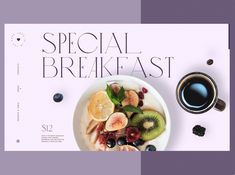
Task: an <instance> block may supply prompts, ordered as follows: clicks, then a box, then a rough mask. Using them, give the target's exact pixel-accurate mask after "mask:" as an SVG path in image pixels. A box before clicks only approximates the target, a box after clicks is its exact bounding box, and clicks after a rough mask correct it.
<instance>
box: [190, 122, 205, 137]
mask: <svg viewBox="0 0 235 175" xmlns="http://www.w3.org/2000/svg"><path fill="white" fill-rule="evenodd" d="M205 132H206V128H204V127H202V126H200V125H196V126H194V127H193V134H195V135H198V136H200V137H203V136H204V135H205Z"/></svg>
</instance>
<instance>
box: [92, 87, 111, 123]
mask: <svg viewBox="0 0 235 175" xmlns="http://www.w3.org/2000/svg"><path fill="white" fill-rule="evenodd" d="M114 107H115V105H114V104H113V103H112V101H111V100H110V99H109V97H108V95H107V93H106V91H98V92H97V93H95V94H94V95H93V96H92V97H91V99H90V103H89V104H88V114H89V116H90V117H91V118H92V119H94V120H95V121H106V120H107V119H108V117H109V116H110V115H111V114H112V113H113V112H114Z"/></svg>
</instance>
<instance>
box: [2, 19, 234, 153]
mask: <svg viewBox="0 0 235 175" xmlns="http://www.w3.org/2000/svg"><path fill="white" fill-rule="evenodd" d="M48 31H50V32H55V33H56V32H61V31H62V32H77V33H82V32H88V31H89V32H95V33H99V32H101V31H102V32H103V33H105V32H106V33H111V32H115V33H119V34H121V33H124V32H128V33H129V36H130V39H129V42H130V43H129V45H130V50H138V49H141V51H142V52H143V53H142V55H141V56H140V57H141V61H142V62H143V66H144V68H145V69H146V72H147V73H154V72H153V71H154V70H153V68H154V67H153V66H151V64H150V63H149V58H150V57H152V56H158V57H161V58H164V57H165V56H174V60H172V65H171V78H168V77H167V73H168V72H167V62H166V60H162V61H159V65H160V66H161V67H162V68H163V69H164V74H163V76H162V77H161V78H157V79H154V78H144V77H143V75H142V74H135V75H134V76H136V77H139V78H141V79H143V80H145V81H147V82H148V83H150V84H151V85H153V86H154V87H155V88H156V89H157V90H158V92H159V93H160V94H161V95H162V97H163V98H164V100H165V102H166V104H167V105H168V108H169V111H170V115H171V120H172V122H171V123H172V133H171V137H170V141H169V145H168V147H167V150H195V151H196V150H205V151H206V150H207V151H209V150H221V151H222V150H223V151H227V150H229V149H230V148H229V147H230V143H229V137H230V133H229V131H230V129H229V118H230V116H229V106H230V104H229V92H230V91H229V50H228V25H227V24H177V25H176V24H164V25H163V24H158V25H157V24H151V25H150V24H146V25H145V24H123V25H121V24H112V25H109V24H94V25H90V24H79V25H76V24H71V25H69V24H60V25H59V24H58V25H57V24H53V25H48V24H47V25H43V24H27V25H26V24H25V25H23V24H15V25H14V24H7V25H5V150H78V147H77V145H76V142H75V139H74V136H73V128H72V120H73V113H74V109H75V106H76V104H77V102H78V100H79V97H80V96H81V94H82V93H83V92H84V91H85V90H86V89H87V87H89V85H90V84H91V83H92V82H94V81H95V79H94V78H90V79H79V78H73V77H71V76H70V78H69V77H67V78H63V79H61V78H59V77H58V78H54V79H43V78H42V61H41V60H42V53H41V50H42V48H44V47H46V44H45V41H43V40H42V34H43V33H45V32H48ZM18 32H22V33H23V34H24V35H25V42H24V43H23V45H22V46H21V47H15V46H14V45H13V43H12V41H11V36H12V34H15V33H18ZM63 55H64V56H69V55H68V54H63ZM57 56H58V55H55V57H57ZM78 56H81V54H77V55H75V56H73V55H72V57H74V58H76V57H78ZM94 56H99V55H97V54H95V55H87V57H91V58H93V57H94ZM109 56H111V55H105V57H107V58H108V57H109ZM112 56H113V55H112ZM128 56H129V57H130V58H129V59H128V60H126V61H123V62H122V60H121V61H120V65H123V69H122V70H121V74H127V75H130V73H131V70H132V69H133V66H134V63H135V61H133V58H134V57H133V56H130V55H128ZM209 58H212V59H213V60H214V64H213V65H212V66H208V65H207V64H206V61H207V60H208V59H209ZM106 60H107V59H106ZM17 63H19V64H20V76H18V77H17V74H16V67H17ZM92 63H93V62H91V61H87V62H85V63H84V67H85V68H84V74H86V73H88V72H89V71H90V68H91V66H92ZM112 65H113V63H111V62H110V65H109V68H110V69H112ZM107 67H108V66H107ZM192 71H203V72H205V73H208V74H209V75H210V76H212V77H213V78H214V80H215V81H216V82H217V85H218V89H219V97H220V98H221V99H223V100H224V101H225V102H226V104H227V107H226V110H225V111H223V112H218V111H216V110H213V109H212V110H210V111H209V112H207V113H205V114H200V115H193V114H189V113H187V112H185V111H183V110H182V109H181V108H180V107H179V105H178V104H177V101H176V98H175V88H176V85H177V83H178V81H179V80H180V78H181V77H182V76H183V75H185V74H187V73H189V72H192ZM155 73H156V72H155ZM17 84H19V85H20V86H21V88H22V89H21V91H20V93H17V91H16V86H17ZM55 92H61V93H63V94H64V100H63V101H62V102H61V103H58V104H55V103H54V102H53V100H52V96H53V94H54V93H55ZM17 101H20V122H17V121H16V118H17V117H16V112H17V109H16V103H17ZM42 124H53V125H54V134H64V135H65V142H63V143H59V144H56V143H53V144H45V143H41V142H40V136H41V134H42V133H41V125H42ZM196 124H201V125H203V126H205V127H206V128H207V131H206V135H205V136H204V137H203V138H200V137H197V136H195V135H193V134H192V131H191V130H192V127H193V126H194V125H196ZM17 139H20V143H16V140H17Z"/></svg>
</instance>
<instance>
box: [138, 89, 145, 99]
mask: <svg viewBox="0 0 235 175" xmlns="http://www.w3.org/2000/svg"><path fill="white" fill-rule="evenodd" d="M138 96H139V98H140V99H144V93H143V92H142V91H140V92H139V93H138Z"/></svg>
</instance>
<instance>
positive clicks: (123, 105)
mask: <svg viewBox="0 0 235 175" xmlns="http://www.w3.org/2000/svg"><path fill="white" fill-rule="evenodd" d="M170 124H171V123H170V116H169V111H168V108H167V105H166V103H165V102H164V100H163V98H162V97H161V95H160V94H159V93H158V91H157V90H156V89H155V88H154V87H153V86H151V85H150V84H148V83H146V82H145V81H143V80H140V79H138V78H135V77H131V76H125V75H117V76H110V77H105V78H102V79H99V80H97V81H96V82H95V83H94V84H93V85H91V86H90V87H89V88H88V89H87V90H86V91H85V92H84V93H83V95H82V96H81V97H80V99H79V101H78V103H77V106H76V108H75V112H74V119H73V130H74V136H75V140H76V142H77V145H78V148H79V150H82V151H163V150H165V149H166V146H167V143H168V140H169V136H170V128H171V127H170Z"/></svg>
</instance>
